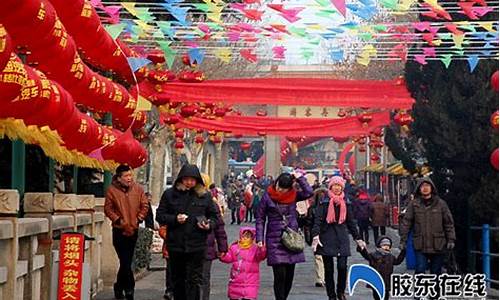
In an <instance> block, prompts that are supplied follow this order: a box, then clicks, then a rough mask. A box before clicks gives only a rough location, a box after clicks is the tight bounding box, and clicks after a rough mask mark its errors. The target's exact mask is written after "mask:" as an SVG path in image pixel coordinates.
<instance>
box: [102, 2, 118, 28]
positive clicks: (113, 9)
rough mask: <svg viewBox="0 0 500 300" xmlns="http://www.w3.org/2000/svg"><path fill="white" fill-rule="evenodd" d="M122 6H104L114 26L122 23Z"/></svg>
mask: <svg viewBox="0 0 500 300" xmlns="http://www.w3.org/2000/svg"><path fill="white" fill-rule="evenodd" d="M121 8H122V6H121V5H109V6H104V7H103V8H102V9H103V10H104V11H105V12H106V13H107V14H108V16H109V21H110V22H111V23H112V24H116V23H120V9H121Z"/></svg>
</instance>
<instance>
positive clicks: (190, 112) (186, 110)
mask: <svg viewBox="0 0 500 300" xmlns="http://www.w3.org/2000/svg"><path fill="white" fill-rule="evenodd" d="M197 112H198V106H197V105H195V104H190V105H185V106H183V107H181V111H180V114H181V116H182V117H183V118H189V117H192V116H194V115H196V113H197Z"/></svg>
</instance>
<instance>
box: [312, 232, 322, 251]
mask: <svg viewBox="0 0 500 300" xmlns="http://www.w3.org/2000/svg"><path fill="white" fill-rule="evenodd" d="M318 246H321V247H323V244H321V241H320V240H319V235H317V236H315V237H314V238H313V241H312V244H311V247H312V250H313V252H316V249H317V248H318Z"/></svg>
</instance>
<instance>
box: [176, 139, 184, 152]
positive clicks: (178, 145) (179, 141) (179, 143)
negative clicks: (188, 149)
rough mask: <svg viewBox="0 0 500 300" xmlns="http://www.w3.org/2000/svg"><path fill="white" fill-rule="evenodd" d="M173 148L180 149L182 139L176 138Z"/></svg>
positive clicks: (182, 143) (182, 147)
mask: <svg viewBox="0 0 500 300" xmlns="http://www.w3.org/2000/svg"><path fill="white" fill-rule="evenodd" d="M174 148H175V149H176V150H178V151H179V150H181V149H184V141H182V140H176V141H175V144H174Z"/></svg>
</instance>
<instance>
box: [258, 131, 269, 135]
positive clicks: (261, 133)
mask: <svg viewBox="0 0 500 300" xmlns="http://www.w3.org/2000/svg"><path fill="white" fill-rule="evenodd" d="M257 135H259V136H266V135H267V133H266V132H264V131H259V132H257Z"/></svg>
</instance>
